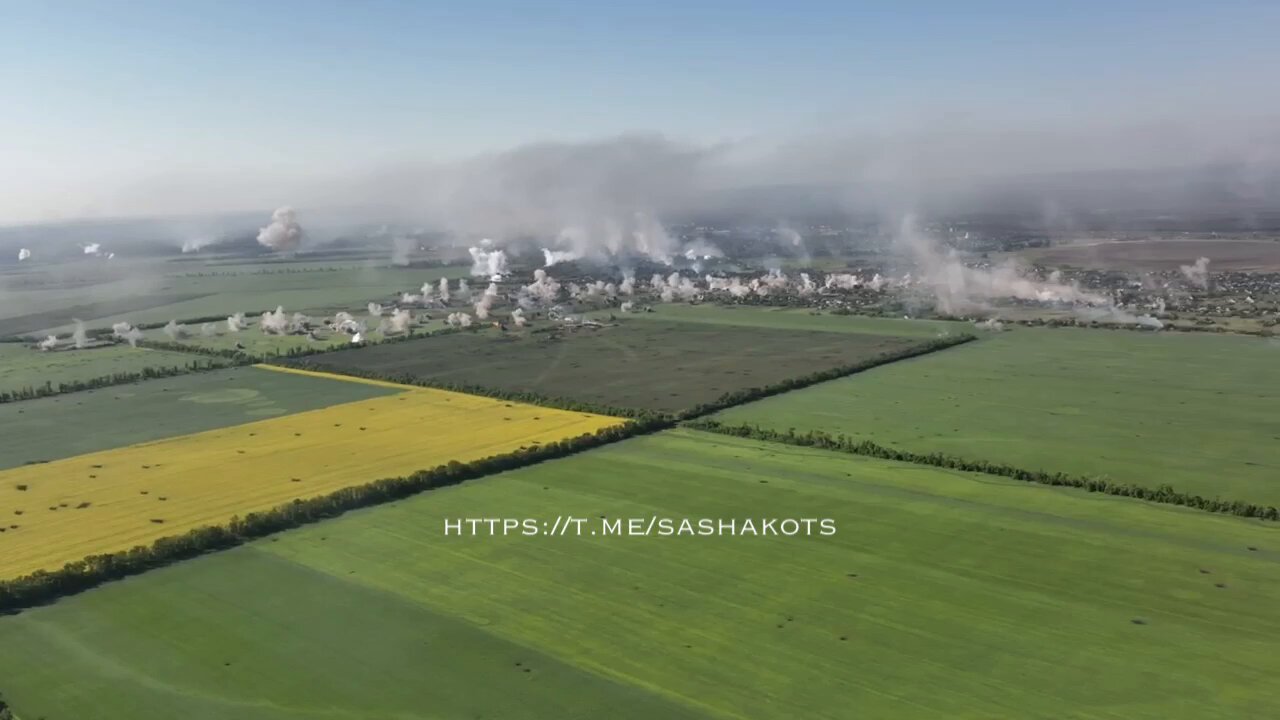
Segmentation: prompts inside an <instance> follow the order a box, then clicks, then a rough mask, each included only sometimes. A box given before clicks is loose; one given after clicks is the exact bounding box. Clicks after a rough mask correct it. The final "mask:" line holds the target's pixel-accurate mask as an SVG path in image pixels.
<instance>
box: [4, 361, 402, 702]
mask: <svg viewBox="0 0 1280 720" xmlns="http://www.w3.org/2000/svg"><path fill="white" fill-rule="evenodd" d="M95 352H96V351H95ZM182 357H187V356H185V355H184V356H182ZM394 392H396V391H395V390H394V389H391V388H385V387H379V386H375V385H367V384H363V383H351V382H343V381H341V380H326V379H323V378H316V377H307V376H303V375H296V374H290V373H281V372H273V371H271V370H260V369H258V368H253V367H241V368H231V369H226V370H213V371H210V372H203V373H196V374H193V375H182V376H179V377H173V378H163V379H159V380H147V381H144V382H139V383H134V384H129V385H117V386H113V387H107V388H101V389H98V390H86V391H84V392H76V393H69V394H66V395H60V396H56V397H50V398H41V399H39V400H23V401H20V402H14V403H5V404H0V427H3V428H4V430H5V431H4V432H3V433H0V470H2V469H5V468H11V467H17V466H19V465H23V464H25V463H28V462H36V461H40V460H56V459H59V458H65V457H71V456H73V455H80V454H83V453H88V452H94V451H97V450H106V449H109V448H114V447H120V446H123V445H132V444H134V443H140V442H148V441H151V440H160V439H162V438H168V437H176V436H178V435H186V434H188V433H194V432H200V431H203V430H212V429H214V428H219V427H226V426H228V425H237V424H240V423H246V422H252V421H254V420H262V419H263V418H268V417H274V416H276V415H284V414H286V413H294V412H302V411H305V410H314V409H317V408H322V407H328V406H330V405H336V404H338V403H344V402H352V401H355V400H363V399H365V398H371V397H378V396H381V395H387V394H390V393H394ZM3 691H4V688H3V686H2V684H0V692H3Z"/></svg>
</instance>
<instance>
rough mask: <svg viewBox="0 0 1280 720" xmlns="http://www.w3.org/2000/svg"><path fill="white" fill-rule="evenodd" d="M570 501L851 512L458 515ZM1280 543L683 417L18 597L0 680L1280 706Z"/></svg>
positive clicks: (142, 709) (747, 702)
mask: <svg viewBox="0 0 1280 720" xmlns="http://www.w3.org/2000/svg"><path fill="white" fill-rule="evenodd" d="M761 508H767V509H768V510H767V511H764V512H762V510H761ZM570 514H571V515H573V516H575V517H581V518H588V519H590V520H589V522H590V523H596V522H597V516H599V515H608V517H610V518H630V517H637V518H648V517H650V516H654V515H657V516H664V517H676V518H679V517H694V518H699V517H707V518H717V519H730V518H732V519H736V520H738V521H739V522H740V521H741V520H743V519H745V518H749V517H752V518H759V517H761V515H762V514H763V515H765V516H768V517H775V518H781V517H829V518H832V519H834V520H835V522H836V524H837V528H838V531H837V533H836V535H835V536H832V537H778V536H771V537H750V536H740V537H600V536H596V537H592V536H590V535H589V529H590V528H592V527H596V526H594V525H591V524H588V525H586V526H585V527H587V528H588V533H587V534H586V535H584V536H582V537H573V536H564V537H559V536H558V537H547V536H540V537H523V536H516V535H513V536H508V537H501V536H499V537H492V536H487V535H485V536H477V537H457V536H453V537H444V536H443V523H444V520H445V519H446V518H459V517H529V518H536V519H540V520H542V521H545V522H551V521H553V520H554V519H555V518H556V516H558V515H570ZM1276 542H1277V535H1276V534H1275V530H1274V529H1272V528H1269V527H1266V526H1263V525H1261V524H1255V523H1252V522H1247V521H1242V520H1239V519H1236V518H1229V517H1219V516H1213V515H1208V514H1204V513H1199V512H1195V511H1191V510H1186V509H1181V508H1174V507H1169V506H1154V505H1149V504H1144V503H1138V502H1133V501H1129V500H1126V499H1123V498H1110V497H1105V496H1096V495H1088V494H1084V493H1080V492H1076V491H1068V490H1060V489H1051V488H1044V487H1035V486H1027V485H1024V484H1018V483H1011V482H1004V481H1001V480H998V479H993V478H990V477H984V476H975V475H968V474H961V473H950V472H943V471H939V470H936V469H931V468H924V467H918V466H907V465H899V464H894V463H888V462H881V461H872V460H867V459H863V458H853V457H848V456H843V455H833V454H828V453H823V452H821V451H815V450H806V449H800V448H792V447H786V446H778V445H769V444H763V443H759V442H754V441H748V440H740V439H733V438H725V437H720V436H714V435H705V434H701V433H695V432H692V431H674V432H668V433H663V434H661V435H656V436H649V437H645V438H640V439H635V440H630V441H626V442H623V443H619V444H616V445H611V446H609V447H606V448H602V449H598V450H594V451H591V452H589V453H584V454H581V455H577V456H575V457H573V458H569V459H565V460H560V461H556V462H550V463H543V464H540V465H537V466H533V467H529V468H525V469H522V470H518V471H513V472H508V473H503V474H500V475H496V476H493V477H490V478H485V479H482V480H476V481H472V482H469V483H466V484H464V485H461V486H457V487H453V488H447V489H442V490H437V491H433V492H430V493H426V494H424V495H420V496H417V497H414V498H411V499H409V500H406V501H402V502H398V503H395V504H392V505H386V506H382V507H379V508H373V509H370V510H366V511H360V512H356V513H351V514H348V515H345V516H343V517H341V518H339V519H336V520H333V521H329V522H324V523H320V524H317V525H313V526H309V527H307V528H304V529H301V530H298V531H292V532H289V533H284V534H282V535H278V536H275V537H273V538H269V539H267V540H264V541H260V542H256V543H253V544H251V545H249V546H246V547H242V548H239V549H237V550H233V551H229V552H225V553H219V554H216V555H213V556H208V557H205V558H200V559H197V560H194V561H191V562H187V563H183V564H180V565H176V566H172V567H169V568H165V569H162V570H158V571H155V572H151V573H148V574H146V575H143V576H139V577H135V578H131V579H127V580H124V581H121V582H118V583H112V584H110V585H108V586H105V587H102V588H99V589H97V590H93V591H90V592H87V593H84V594H81V595H79V596H76V597H73V598H69V599H66V600H63V601H61V602H59V603H57V604H56V605H53V606H50V607H44V608H37V609H34V610H31V611H27V612H23V613H22V614H20V615H18V616H15V617H9V618H0V646H3V647H5V648H6V652H4V653H0V677H3V678H4V692H5V697H6V698H7V699H8V700H9V702H10V703H11V704H12V705H13V706H14V708H15V710H16V711H17V712H18V714H19V715H20V716H21V717H24V718H35V717H44V718H46V719H47V720H62V719H65V718H76V719H77V720H80V719H84V720H92V719H94V718H116V717H122V716H129V717H178V716H180V717H184V718H222V717H229V716H234V717H237V718H245V719H247V720H275V719H277V718H300V717H335V718H338V717H388V718H389V717H396V718H428V717H431V718H443V717H447V718H462V717H467V718H471V717H489V718H564V717H581V718H597V717H645V718H648V717H655V718H656V717H662V718H667V717H670V718H682V717H704V718H752V719H765V720H767V719H769V718H787V719H789V718H796V717H804V718H848V717H867V718H886V717H892V718H927V719H929V720H933V718H939V717H972V718H978V717H981V718H990V717H1002V718H1019V719H1020V720H1021V719H1033V718H1046V719H1049V718H1051V719H1053V720H1059V719H1061V718H1092V719H1094V720H1098V719H1104V718H1109V719H1115V720H1140V719H1143V718H1158V719H1160V720H1165V719H1177V718H1237V717H1274V716H1277V715H1278V714H1280V680H1277V679H1276V678H1277V677H1280V656H1277V654H1276V653H1275V652H1274V638H1275V637H1277V633H1280V574H1278V573H1277V572H1276V570H1277V563H1278V562H1280V548H1278V547H1277V546H1276ZM32 658H40V661H39V662H33V661H32Z"/></svg>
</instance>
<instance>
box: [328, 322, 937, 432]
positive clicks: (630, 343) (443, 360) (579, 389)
mask: <svg viewBox="0 0 1280 720" xmlns="http://www.w3.org/2000/svg"><path fill="white" fill-rule="evenodd" d="M916 342H918V340H917V339H913V338H901V337H893V336H886V335H870V334H849V333H831V332H814V331H802V330H782V329H769V330H767V331H762V330H761V328H759V327H746V326H738V325H717V324H711V323H696V322H658V321H640V320H624V321H622V322H621V324H619V325H616V326H610V327H605V328H598V329H592V328H580V329H577V330H559V331H555V332H547V333H534V334H529V333H506V334H498V333H497V331H486V332H483V333H458V334H452V335H445V336H441V337H435V338H429V339H426V340H422V341H417V342H406V343H395V344H391V345H383V346H371V347H366V348H359V349H352V350H342V351H338V352H334V353H328V354H325V355H321V356H316V357H313V358H308V361H309V362H312V363H315V364H316V365H319V366H321V367H324V368H327V369H332V370H336V371H339V372H340V371H342V370H343V369H349V368H358V369H363V370H375V371H378V372H381V373H393V374H399V373H406V374H409V375H413V376H416V377H420V378H427V379H431V380H437V381H443V382H450V383H461V384H469V385H476V386H482V387H488V388H496V389H501V390H517V391H532V392H537V393H540V394H542V395H547V396H551V397H561V398H570V399H573V400H578V401H584V402H591V403H596V404H601V405H609V406H619V407H631V408H640V409H647V410H664V411H672V410H681V409H685V408H689V407H693V406H695V405H698V404H700V403H704V402H710V401H712V400H715V399H717V398H719V397H720V396H721V395H723V394H725V393H727V392H732V391H735V390H743V389H746V388H752V387H761V386H765V385H770V384H773V383H776V382H779V381H781V380H785V379H787V378H792V377H798V376H801V375H806V374H809V373H812V372H816V371H818V370H825V369H828V368H833V367H837V366H841V365H847V364H851V363H854V362H858V361H860V360H863V359H867V358H870V357H873V356H875V355H878V354H880V353H883V352H889V351H894V350H900V349H903V348H906V347H909V346H911V345H913V344H915V343H916Z"/></svg>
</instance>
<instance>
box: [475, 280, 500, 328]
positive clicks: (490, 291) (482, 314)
mask: <svg viewBox="0 0 1280 720" xmlns="http://www.w3.org/2000/svg"><path fill="white" fill-rule="evenodd" d="M497 299H498V284H497V283H492V282H491V283H489V287H487V288H485V291H484V294H483V295H481V296H480V299H479V300H478V301H476V304H475V311H476V318H477V319H479V320H488V319H489V310H490V309H491V308H492V307H493V303H494V302H496V301H497Z"/></svg>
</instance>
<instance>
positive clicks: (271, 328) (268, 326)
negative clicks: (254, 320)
mask: <svg viewBox="0 0 1280 720" xmlns="http://www.w3.org/2000/svg"><path fill="white" fill-rule="evenodd" d="M258 327H259V328H261V329H262V332H263V334H264V335H284V334H285V333H287V332H289V318H288V317H287V316H285V314H284V306H283V305H277V306H276V310H275V312H264V313H262V319H261V320H260V321H259V323H258Z"/></svg>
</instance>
